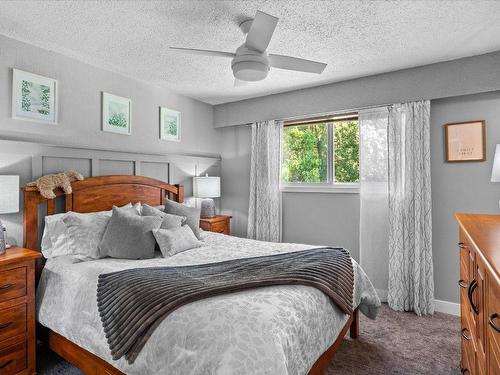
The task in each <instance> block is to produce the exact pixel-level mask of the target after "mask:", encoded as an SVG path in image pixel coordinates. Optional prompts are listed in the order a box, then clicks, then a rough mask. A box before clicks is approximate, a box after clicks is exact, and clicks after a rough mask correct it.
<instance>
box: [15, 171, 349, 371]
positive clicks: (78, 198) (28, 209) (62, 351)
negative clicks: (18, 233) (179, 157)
mask: <svg viewBox="0 0 500 375" xmlns="http://www.w3.org/2000/svg"><path fill="white" fill-rule="evenodd" d="M72 188H73V193H72V194H66V195H65V194H64V193H63V192H62V191H61V190H57V191H56V195H57V197H60V196H62V195H65V197H64V198H65V206H64V212H67V211H75V212H82V213H87V212H96V211H105V210H110V209H111V208H112V207H113V205H115V206H122V205H125V204H127V203H129V202H132V203H135V202H142V203H147V204H149V205H152V206H156V205H160V204H164V202H165V199H166V197H168V199H171V200H174V201H177V202H183V201H184V189H183V186H182V185H170V184H167V183H165V182H162V181H159V180H155V179H152V178H148V177H142V176H101V177H91V178H88V179H86V180H83V181H77V182H74V183H73V184H72ZM23 190H24V218H23V224H24V247H25V248H28V249H33V250H36V251H40V247H39V242H40V236H39V231H38V228H39V223H40V222H41V220H43V215H39V206H40V205H44V206H46V212H47V215H53V214H54V213H56V202H55V199H46V198H44V197H42V196H41V195H40V193H39V192H38V190H37V189H36V188H35V187H26V188H24V189H23ZM42 269H43V261H41V262H39V263H37V280H38V278H39V276H40V273H41V271H42ZM348 330H350V336H351V337H352V338H357V337H358V334H359V314H358V310H355V311H354V313H353V314H352V315H351V316H350V317H349V319H348V320H347V322H346V324H345V325H344V327H343V328H342V330H341V332H340V334H339V336H338V337H337V339H336V340H335V342H334V343H333V345H332V346H331V347H330V348H328V350H327V351H325V352H324V353H323V354H322V355H321V357H319V359H318V360H317V361H316V362H315V363H314V365H313V366H312V368H311V370H310V371H309V373H308V375H322V374H323V373H324V372H325V370H326V369H327V368H328V366H329V365H330V363H331V361H332V359H333V356H334V355H335V353H336V352H337V351H338V349H339V348H340V345H341V344H342V342H343V340H344V337H345V335H346V334H347V331H348ZM39 338H40V339H41V340H42V341H43V342H45V343H46V344H48V346H49V348H50V349H51V350H53V351H54V352H56V353H57V354H59V355H60V356H61V357H63V358H64V359H65V360H67V361H68V362H70V363H72V364H73V365H74V366H76V367H78V368H79V369H80V370H82V371H83V372H84V373H85V374H87V375H100V374H110V375H121V374H123V373H122V372H121V371H119V370H118V369H116V368H115V367H113V365H112V364H110V363H108V362H106V361H104V360H103V359H101V358H99V357H98V356H96V355H95V354H92V353H90V352H89V351H87V350H85V349H83V348H81V347H80V346H78V345H77V344H75V343H73V342H71V341H70V340H68V339H67V338H65V337H63V336H61V335H59V334H57V333H55V332H53V331H51V330H50V329H48V328H45V327H42V326H41V325H39Z"/></svg>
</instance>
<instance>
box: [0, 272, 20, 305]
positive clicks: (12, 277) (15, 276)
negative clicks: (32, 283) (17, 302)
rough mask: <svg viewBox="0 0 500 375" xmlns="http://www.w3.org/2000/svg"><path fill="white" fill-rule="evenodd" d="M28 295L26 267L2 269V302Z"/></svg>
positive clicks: (0, 277)
mask: <svg viewBox="0 0 500 375" xmlns="http://www.w3.org/2000/svg"><path fill="white" fill-rule="evenodd" d="M25 295H26V267H19V268H14V269H10V270H6V271H0V302H4V301H8V300H10V299H13V298H18V297H24V296H25Z"/></svg>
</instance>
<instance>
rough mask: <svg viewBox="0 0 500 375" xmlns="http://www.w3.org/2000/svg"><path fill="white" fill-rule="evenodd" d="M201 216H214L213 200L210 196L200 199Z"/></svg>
mask: <svg viewBox="0 0 500 375" xmlns="http://www.w3.org/2000/svg"><path fill="white" fill-rule="evenodd" d="M200 216H201V217H215V202H214V200H213V199H212V198H205V199H203V200H202V201H201V213H200Z"/></svg>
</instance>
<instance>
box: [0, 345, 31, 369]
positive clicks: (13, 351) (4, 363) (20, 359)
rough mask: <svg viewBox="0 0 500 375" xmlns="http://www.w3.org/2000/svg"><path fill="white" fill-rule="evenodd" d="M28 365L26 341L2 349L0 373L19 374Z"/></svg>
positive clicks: (0, 352)
mask: <svg viewBox="0 0 500 375" xmlns="http://www.w3.org/2000/svg"><path fill="white" fill-rule="evenodd" d="M26 367H27V363H26V341H23V342H21V343H19V344H16V345H12V346H9V347H8V348H5V349H2V350H0V375H10V374H17V373H18V372H20V371H22V370H24V369H25V368H26Z"/></svg>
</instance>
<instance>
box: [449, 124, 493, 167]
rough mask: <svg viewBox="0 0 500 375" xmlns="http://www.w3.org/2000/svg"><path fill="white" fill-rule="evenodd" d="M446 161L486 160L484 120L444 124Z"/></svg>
mask: <svg viewBox="0 0 500 375" xmlns="http://www.w3.org/2000/svg"><path fill="white" fill-rule="evenodd" d="M444 134H445V149H446V155H445V156H446V161H447V162H468V161H485V160H486V122H485V121H484V120H478V121H467V122H458V123H454V124H446V125H445V126H444Z"/></svg>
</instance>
